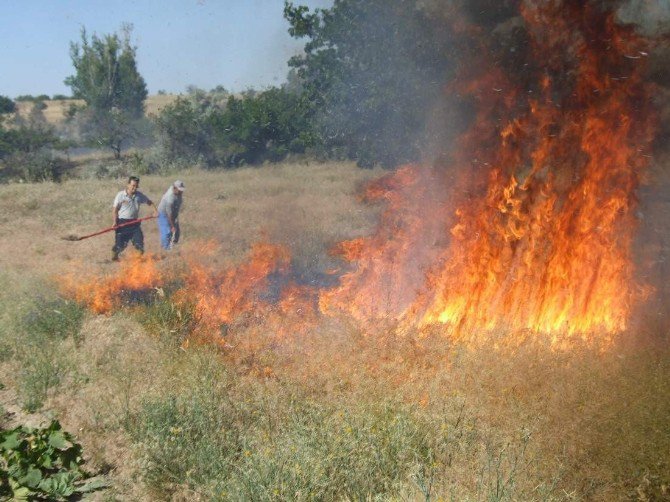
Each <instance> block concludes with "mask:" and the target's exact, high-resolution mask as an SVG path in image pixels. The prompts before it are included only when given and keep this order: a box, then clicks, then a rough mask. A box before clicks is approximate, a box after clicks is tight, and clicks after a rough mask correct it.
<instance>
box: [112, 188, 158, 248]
mask: <svg viewBox="0 0 670 502" xmlns="http://www.w3.org/2000/svg"><path fill="white" fill-rule="evenodd" d="M139 184H140V179H139V178H138V177H137V176H131V177H130V178H128V185H127V186H126V189H125V190H121V191H120V192H119V193H117V194H116V197H114V204H113V205H112V214H113V216H114V226H116V225H121V224H123V223H128V222H131V221H133V220H137V219H138V218H139V216H140V204H146V205H148V206H152V207H153V208H154V216H156V215H157V210H156V206H154V203H153V202H151V200H150V199H149V198H148V197H147V196H146V195H144V194H143V193H142V192H140V191H138V190H137V187H138V186H139ZM115 234H116V235H115V240H114V247H112V260H114V261H118V259H119V253H121V252H122V251H123V250H124V249H126V246H128V242H129V241H131V242H132V243H133V246H134V247H135V249H137V250H138V251H139V252H140V253H144V234H143V233H142V227H141V223H140V222H137V224H134V225H127V226H124V227H121V228H117V229H116V231H115Z"/></svg>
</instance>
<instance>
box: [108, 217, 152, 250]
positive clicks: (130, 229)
mask: <svg viewBox="0 0 670 502" xmlns="http://www.w3.org/2000/svg"><path fill="white" fill-rule="evenodd" d="M129 221H132V220H126V219H123V218H119V223H118V224H119V225H121V224H123V223H127V222H129ZM115 232H116V239H115V240H114V247H113V248H112V252H113V253H114V254H119V253H120V252H121V251H123V250H124V249H126V246H128V242H129V241H130V242H132V243H133V246H134V247H135V249H137V250H138V251H139V252H140V253H144V234H143V233H142V227H141V223H137V224H136V225H128V226H127V227H122V228H117V229H116V230H115Z"/></svg>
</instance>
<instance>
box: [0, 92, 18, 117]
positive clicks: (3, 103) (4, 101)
mask: <svg viewBox="0 0 670 502" xmlns="http://www.w3.org/2000/svg"><path fill="white" fill-rule="evenodd" d="M15 111H16V104H15V103H14V101H12V100H11V99H10V98H8V97H7V96H0V114H3V113H14V112H15Z"/></svg>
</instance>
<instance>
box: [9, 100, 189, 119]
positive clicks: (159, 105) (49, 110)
mask: <svg viewBox="0 0 670 502" xmlns="http://www.w3.org/2000/svg"><path fill="white" fill-rule="evenodd" d="M178 97H179V95H178V94H157V95H155V96H149V97H147V99H146V101H145V102H144V107H145V114H146V115H147V116H151V115H157V114H158V113H159V112H160V111H161V110H162V109H163V108H164V107H166V106H167V105H169V104H170V103H172V102H173V101H175V100H176V99H177V98H178ZM44 104H45V105H47V107H46V108H45V109H44V110H43V113H44V117H45V118H46V120H47V122H49V123H50V124H58V123H60V122H62V121H64V120H65V118H66V114H67V110H68V108H69V107H70V105H71V104H75V105H78V106H81V105H83V104H84V101H83V100H81V99H55V100H54V99H50V100H45V101H44ZM33 106H34V103H32V102H31V101H19V102H17V103H16V109H17V112H18V113H19V115H21V116H22V117H26V118H27V117H28V115H29V114H30V111H31V110H32V108H33Z"/></svg>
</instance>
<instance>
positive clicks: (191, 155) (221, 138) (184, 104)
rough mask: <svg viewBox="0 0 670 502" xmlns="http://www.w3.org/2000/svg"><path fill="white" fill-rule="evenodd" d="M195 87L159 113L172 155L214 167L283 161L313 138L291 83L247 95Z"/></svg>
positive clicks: (303, 105)
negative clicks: (204, 90) (286, 85)
mask: <svg viewBox="0 0 670 502" xmlns="http://www.w3.org/2000/svg"><path fill="white" fill-rule="evenodd" d="M222 96H224V95H223V94H216V95H213V96H212V95H209V94H207V93H204V92H203V91H200V92H194V93H193V95H192V96H191V97H190V98H179V99H177V101H175V102H174V103H172V104H171V105H169V106H167V107H165V108H164V109H163V111H162V112H161V114H160V115H159V116H158V117H157V118H156V127H157V130H158V132H159V135H160V141H159V142H160V144H161V145H163V148H164V149H165V152H166V154H167V155H168V156H170V157H171V158H181V159H185V160H187V161H190V162H196V161H199V160H200V159H204V162H205V164H206V165H207V166H208V167H218V166H226V167H235V166H241V165H244V164H260V163H263V162H265V161H270V162H277V161H280V160H282V159H284V158H286V156H287V155H289V154H301V153H304V152H305V151H306V149H307V148H308V147H309V146H310V145H311V143H312V137H311V134H310V131H309V123H308V120H307V116H306V114H307V110H308V106H307V104H306V102H305V101H304V100H303V98H302V97H301V96H300V95H298V94H296V93H293V92H289V91H288V90H285V89H279V88H273V89H269V90H267V91H264V92H247V93H245V94H244V95H243V96H242V97H235V96H229V97H228V98H227V101H225V102H222V101H221V99H222Z"/></svg>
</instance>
